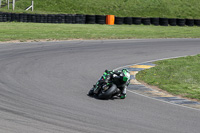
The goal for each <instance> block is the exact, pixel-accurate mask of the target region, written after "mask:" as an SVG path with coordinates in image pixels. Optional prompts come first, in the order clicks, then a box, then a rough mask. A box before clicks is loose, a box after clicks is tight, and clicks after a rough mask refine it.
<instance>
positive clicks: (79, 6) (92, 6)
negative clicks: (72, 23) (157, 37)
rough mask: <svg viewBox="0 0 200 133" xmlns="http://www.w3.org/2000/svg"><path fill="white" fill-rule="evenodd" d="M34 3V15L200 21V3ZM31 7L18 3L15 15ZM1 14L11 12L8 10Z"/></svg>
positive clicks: (111, 0) (55, 0) (67, 0)
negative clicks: (107, 16) (57, 14)
mask: <svg viewBox="0 0 200 133" xmlns="http://www.w3.org/2000/svg"><path fill="white" fill-rule="evenodd" d="M34 3H35V4H34V5H35V7H34V10H35V11H34V12H33V13H67V14H97V15H98V14H99V15H108V14H112V15H116V16H123V17H134V16H139V17H168V18H170V17H172V18H200V13H199V12H200V2H199V0H35V1H34ZM30 5H31V0H18V1H17V2H16V10H15V11H16V12H25V11H24V10H25V9H26V8H27V7H28V6H30ZM10 8H12V5H10ZM0 11H8V10H7V7H5V8H4V9H0ZM9 11H11V10H9Z"/></svg>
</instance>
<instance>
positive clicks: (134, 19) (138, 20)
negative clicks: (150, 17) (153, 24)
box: [132, 17, 142, 25]
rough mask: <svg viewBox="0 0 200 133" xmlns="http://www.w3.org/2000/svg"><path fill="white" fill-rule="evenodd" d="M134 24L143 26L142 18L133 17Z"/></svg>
mask: <svg viewBox="0 0 200 133" xmlns="http://www.w3.org/2000/svg"><path fill="white" fill-rule="evenodd" d="M132 24H135V25H140V24H142V18H140V17H132Z"/></svg>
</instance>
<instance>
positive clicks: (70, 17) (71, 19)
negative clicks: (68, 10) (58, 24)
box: [65, 14, 73, 24]
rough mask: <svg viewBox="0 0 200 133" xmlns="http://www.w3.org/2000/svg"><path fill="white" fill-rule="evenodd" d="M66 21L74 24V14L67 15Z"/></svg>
mask: <svg viewBox="0 0 200 133" xmlns="http://www.w3.org/2000/svg"><path fill="white" fill-rule="evenodd" d="M65 23H67V24H72V23H73V16H72V15H71V14H66V15H65Z"/></svg>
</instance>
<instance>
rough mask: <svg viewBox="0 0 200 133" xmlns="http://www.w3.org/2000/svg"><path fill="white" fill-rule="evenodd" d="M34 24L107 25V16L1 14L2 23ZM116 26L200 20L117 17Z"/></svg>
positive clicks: (197, 23) (199, 22) (198, 21)
mask: <svg viewBox="0 0 200 133" xmlns="http://www.w3.org/2000/svg"><path fill="white" fill-rule="evenodd" d="M12 21H16V22H33V23H72V24H85V23H86V24H105V23H106V16H105V15H81V14H76V15H74V14H56V15H55V14H48V15H45V14H22V13H6V12H0V22H12ZM115 24H130V25H131V24H135V25H140V24H144V25H150V24H153V25H161V26H167V25H170V26H176V25H178V26H185V25H187V26H194V25H195V26H200V19H176V18H140V17H115Z"/></svg>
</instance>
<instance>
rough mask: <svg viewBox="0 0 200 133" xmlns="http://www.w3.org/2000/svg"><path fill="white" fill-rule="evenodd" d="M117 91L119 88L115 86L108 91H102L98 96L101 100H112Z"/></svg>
mask: <svg viewBox="0 0 200 133" xmlns="http://www.w3.org/2000/svg"><path fill="white" fill-rule="evenodd" d="M116 91H117V86H116V85H115V84H113V85H112V86H111V87H110V88H109V89H108V90H106V91H102V90H100V93H99V94H98V98H99V99H110V98H111V97H112V96H113V95H114V94H115V93H116Z"/></svg>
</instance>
